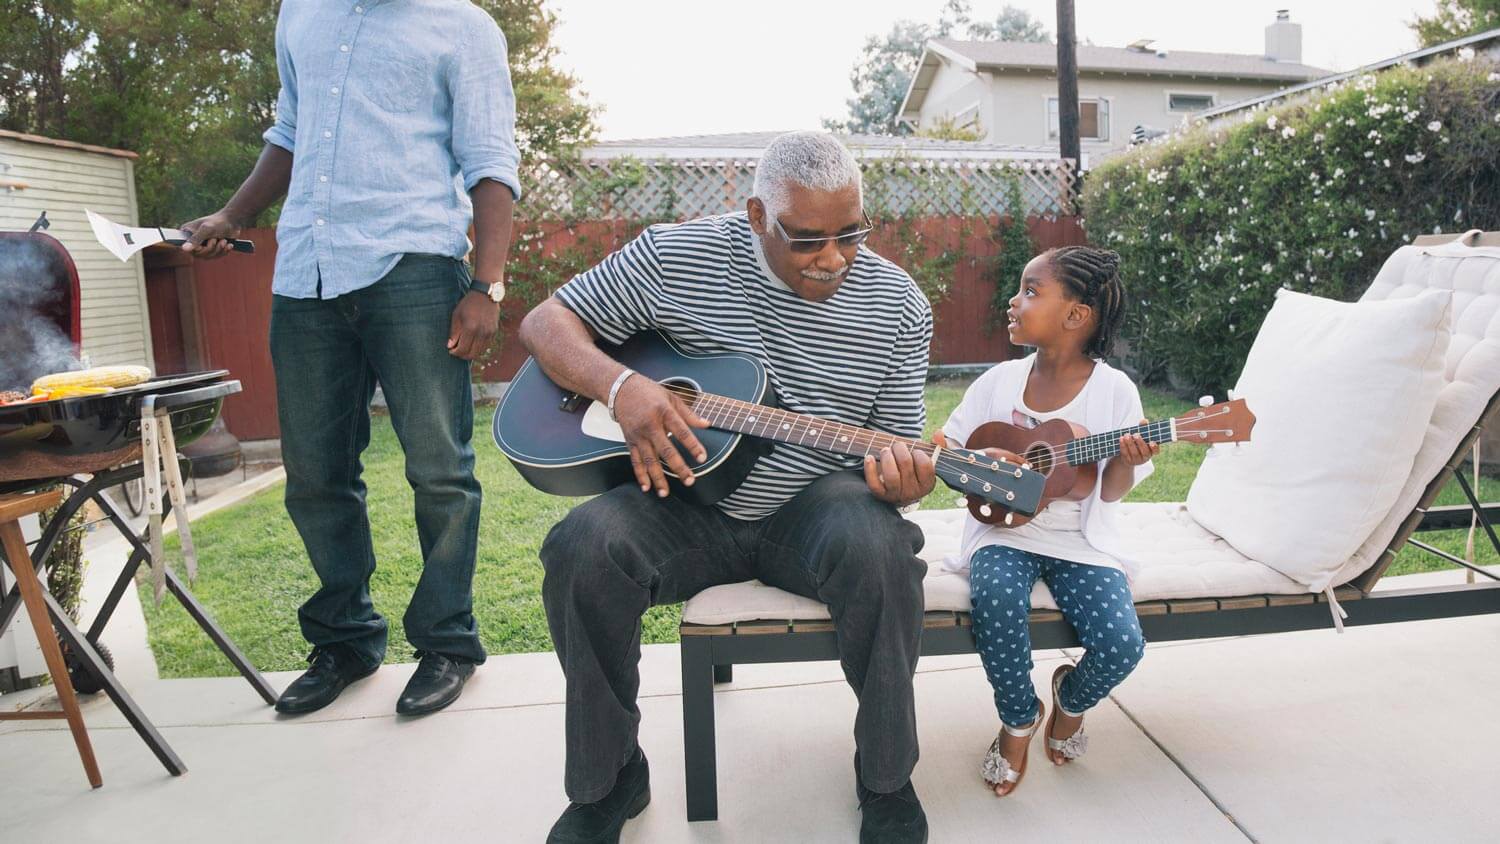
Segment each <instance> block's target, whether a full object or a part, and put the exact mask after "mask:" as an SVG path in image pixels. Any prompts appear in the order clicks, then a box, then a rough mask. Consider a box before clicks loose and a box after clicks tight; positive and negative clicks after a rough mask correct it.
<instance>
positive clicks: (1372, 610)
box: [679, 393, 1500, 821]
mask: <svg viewBox="0 0 1500 844" xmlns="http://www.w3.org/2000/svg"><path fill="white" fill-rule="evenodd" d="M1491 420H1500V393H1496V394H1495V395H1494V396H1491V397H1490V402H1489V404H1488V405H1487V406H1486V407H1485V409H1484V412H1483V413H1482V414H1480V417H1479V420H1478V421H1477V422H1475V423H1474V426H1473V427H1472V428H1471V429H1470V430H1469V431H1468V433H1467V434H1466V435H1465V436H1464V438H1463V441H1462V442H1461V443H1460V444H1459V446H1458V448H1457V449H1455V450H1454V453H1453V456H1452V457H1451V458H1449V460H1448V462H1447V463H1446V464H1445V465H1444V467H1443V468H1442V469H1441V470H1439V471H1438V473H1437V475H1436V476H1435V477H1434V478H1433V480H1432V482H1431V483H1429V484H1428V485H1427V488H1426V489H1425V490H1424V491H1423V493H1422V497H1421V498H1420V499H1419V500H1418V502H1417V506H1416V507H1414V508H1413V509H1412V512H1411V514H1410V515H1409V516H1407V518H1406V519H1405V521H1403V522H1402V523H1401V526H1400V527H1399V528H1398V529H1397V530H1396V534H1395V536H1394V537H1392V539H1391V542H1390V543H1389V544H1388V545H1387V546H1386V549H1385V551H1384V552H1383V553H1382V554H1381V556H1380V558H1379V559H1378V560H1376V562H1375V565H1374V566H1372V567H1371V568H1370V569H1369V570H1368V571H1366V572H1365V573H1364V574H1362V575H1360V576H1359V577H1357V578H1355V579H1354V580H1353V581H1351V582H1350V583H1349V584H1348V585H1346V586H1341V587H1339V588H1337V589H1335V590H1334V596H1335V598H1336V599H1337V600H1338V602H1339V604H1340V605H1341V606H1343V607H1344V608H1345V610H1346V612H1347V613H1348V618H1347V619H1345V621H1344V624H1345V625H1347V626H1354V625H1365V624H1390V623H1393V622H1400V621H1420V620H1424V619H1433V618H1459V617H1463V616H1470V615H1483V614H1487V613H1500V577H1497V576H1496V575H1494V574H1493V573H1491V572H1489V571H1486V570H1484V569H1481V568H1479V567H1477V566H1473V565H1470V564H1469V563H1468V562H1467V561H1465V560H1462V559H1460V558H1458V557H1455V556H1454V555H1452V554H1449V553H1447V552H1444V551H1442V550H1440V549H1437V548H1433V547H1432V546H1431V545H1428V544H1426V543H1423V542H1419V541H1417V540H1415V539H1414V538H1413V536H1414V534H1416V533H1417V532H1420V531H1430V530H1452V529H1455V528H1465V527H1468V526H1469V524H1470V520H1471V519H1472V518H1474V517H1475V516H1477V517H1478V521H1479V523H1480V525H1481V527H1482V529H1483V530H1484V532H1485V534H1486V535H1487V536H1488V538H1489V541H1490V543H1491V544H1492V545H1493V546H1494V547H1495V550H1496V552H1500V538H1497V536H1496V533H1495V524H1496V523H1497V522H1500V503H1491V504H1481V503H1480V502H1479V498H1478V496H1477V494H1476V492H1475V490H1474V489H1473V487H1472V486H1471V485H1470V483H1469V481H1468V480H1467V479H1466V478H1465V477H1464V475H1463V473H1462V472H1460V471H1458V469H1459V467H1460V466H1461V465H1462V464H1463V461H1464V459H1465V458H1466V457H1467V456H1468V455H1469V453H1470V452H1471V450H1472V449H1473V447H1474V443H1475V441H1476V440H1477V439H1478V438H1479V436H1480V434H1481V432H1482V429H1483V428H1484V425H1485V423H1486V422H1489V421H1491ZM1450 475H1451V476H1452V477H1454V478H1456V479H1457V480H1458V484H1459V486H1460V487H1461V488H1462V490H1463V492H1464V496H1465V497H1466V498H1467V499H1468V504H1465V505H1456V506H1447V507H1433V506H1431V505H1432V502H1433V501H1434V500H1436V499H1437V495H1438V493H1439V492H1440V491H1441V490H1442V488H1443V487H1444V485H1446V483H1447V481H1448V478H1449V476H1450ZM1408 542H1410V543H1412V544H1413V545H1415V546H1416V547H1418V548H1421V549H1423V550H1425V551H1428V552H1431V553H1433V554H1436V555H1437V556H1438V557H1440V558H1442V559H1444V560H1446V561H1447V562H1450V563H1453V564H1456V565H1459V566H1463V567H1464V568H1467V569H1470V570H1472V571H1474V572H1477V574H1478V575H1480V576H1482V577H1484V578H1486V580H1485V581H1484V582H1475V583H1465V584H1461V585H1458V586H1442V587H1429V588H1418V589H1393V590H1382V591H1380V592H1378V593H1377V592H1374V591H1373V590H1374V588H1375V584H1376V583H1377V582H1378V581H1379V580H1380V578H1381V576H1382V575H1384V574H1385V572H1386V571H1387V570H1388V569H1389V568H1390V566H1391V563H1392V562H1394V561H1395V558H1396V554H1397V552H1399V551H1400V550H1401V548H1402V546H1404V545H1406V544H1407V543H1408ZM1329 610H1330V608H1329V606H1328V599H1327V598H1326V597H1325V596H1324V595H1322V594H1321V593H1319V594H1313V593H1306V594H1299V595H1249V596H1241V597H1234V598H1194V599H1188V600H1164V601H1143V602H1141V603H1138V604H1136V612H1137V614H1139V616H1140V620H1141V630H1142V632H1143V633H1144V634H1145V636H1146V639H1147V641H1151V642H1169V641H1178V640H1184V639H1204V638H1212V637H1218V636H1248V635H1253V634H1258V633H1285V632H1290V631H1295V630H1313V629H1317V628H1325V627H1328V626H1330V616H1329ZM679 633H680V635H681V640H682V731H683V757H684V758H683V770H684V773H685V775H686V778H687V816H688V820H689V821H708V820H715V819H717V818H718V816H719V798H718V772H717V762H716V747H715V736H714V684H715V683H727V682H730V681H731V680H732V679H733V671H734V666H735V665H736V664H747V663H766V662H811V661H818V660H833V659H838V656H839V654H838V644H837V641H836V640H835V639H834V634H833V622H832V621H830V620H828V619H820V620H812V621H801V620H793V619H785V620H758V621H745V622H735V623H733V624H725V625H704V624H683V625H682V626H681V627H680V628H679ZM1031 642H1032V647H1033V648H1040V649H1054V648H1069V647H1077V646H1078V638H1077V636H1076V635H1075V633H1074V631H1073V628H1072V627H1071V626H1070V625H1068V623H1067V622H1066V621H1064V620H1063V616H1062V613H1060V612H1057V611H1055V610H1034V611H1032V613H1031ZM974 652H975V651H974V638H973V635H972V633H971V631H970V621H969V614H968V613H961V612H947V611H941V612H929V613H927V614H926V618H925V619H924V621H923V630H922V645H921V655H922V656H943V655H949V654H966V653H974Z"/></svg>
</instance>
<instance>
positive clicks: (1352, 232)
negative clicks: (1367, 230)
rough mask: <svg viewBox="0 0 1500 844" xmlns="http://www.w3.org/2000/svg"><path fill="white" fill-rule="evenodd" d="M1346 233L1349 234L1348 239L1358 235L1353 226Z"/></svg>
mask: <svg viewBox="0 0 1500 844" xmlns="http://www.w3.org/2000/svg"><path fill="white" fill-rule="evenodd" d="M1347 234H1348V235H1349V239H1350V240H1353V239H1354V238H1356V237H1359V232H1357V231H1355V230H1354V229H1353V228H1350V229H1349V231H1348V232H1347Z"/></svg>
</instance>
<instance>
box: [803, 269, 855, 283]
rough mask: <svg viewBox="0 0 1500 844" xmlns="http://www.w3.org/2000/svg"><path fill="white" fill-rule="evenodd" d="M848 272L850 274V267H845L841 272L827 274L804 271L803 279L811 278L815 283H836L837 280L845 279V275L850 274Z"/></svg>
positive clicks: (816, 271)
mask: <svg viewBox="0 0 1500 844" xmlns="http://www.w3.org/2000/svg"><path fill="white" fill-rule="evenodd" d="M848 272H849V268H848V267H845V268H843V269H842V270H839V271H838V272H836V273H825V272H820V271H818V270H803V271H802V277H803V278H810V279H812V280H813V281H835V280H837V279H840V278H843V277H844V275H845V274H846V273H848Z"/></svg>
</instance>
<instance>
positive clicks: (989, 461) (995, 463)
mask: <svg viewBox="0 0 1500 844" xmlns="http://www.w3.org/2000/svg"><path fill="white" fill-rule="evenodd" d="M937 474H938V477H940V478H942V479H943V483H945V484H947V485H948V486H950V487H952V488H953V489H955V490H957V491H958V492H961V493H964V494H965V495H974V496H978V497H980V498H983V499H985V500H987V501H992V502H994V503H996V504H1000V505H1002V506H1004V507H1005V508H1006V509H1007V510H1014V511H1016V512H1018V513H1022V514H1024V515H1027V516H1031V515H1035V514H1036V511H1037V510H1038V509H1040V508H1041V503H1042V489H1043V487H1045V486H1046V485H1047V477H1046V476H1045V475H1043V474H1041V473H1040V472H1035V471H1033V470H1031V469H1026V468H1023V467H1021V466H1018V465H1016V464H1015V463H1010V462H1007V461H1004V460H1000V459H998V458H995V457H990V456H989V455H987V454H985V453H983V452H980V451H973V450H971V449H967V448H944V449H943V451H942V455H941V457H940V458H939V459H938V461H937Z"/></svg>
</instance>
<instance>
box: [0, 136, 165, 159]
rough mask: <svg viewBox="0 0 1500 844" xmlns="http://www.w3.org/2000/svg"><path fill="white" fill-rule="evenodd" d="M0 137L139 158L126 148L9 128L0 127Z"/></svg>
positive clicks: (119, 156)
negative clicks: (84, 142)
mask: <svg viewBox="0 0 1500 844" xmlns="http://www.w3.org/2000/svg"><path fill="white" fill-rule="evenodd" d="M0 138H9V139H11V140H13V141H23V142H25V143H28V144H43V145H45V146H51V147H63V148H64V149H76V150H82V151H84V152H97V153H99V154H100V155H112V156H114V157H116V158H131V159H134V158H139V156H138V155H136V154H135V153H133V152H131V151H130V150H128V149H113V148H111V147H100V146H94V145H93V144H80V143H78V142H77V141H64V140H62V139H60V138H47V137H43V136H41V135H28V134H26V133H24V132H12V131H10V130H9V129H0Z"/></svg>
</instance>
